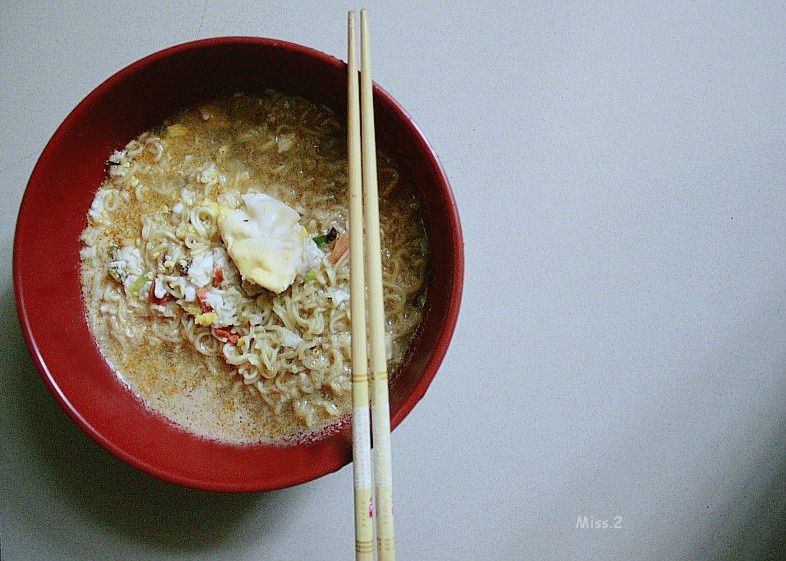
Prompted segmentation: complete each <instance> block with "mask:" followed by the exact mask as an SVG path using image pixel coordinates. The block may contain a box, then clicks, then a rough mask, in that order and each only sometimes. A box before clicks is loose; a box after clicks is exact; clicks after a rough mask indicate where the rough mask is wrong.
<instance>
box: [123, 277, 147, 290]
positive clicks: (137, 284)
mask: <svg viewBox="0 0 786 561" xmlns="http://www.w3.org/2000/svg"><path fill="white" fill-rule="evenodd" d="M145 283H147V276H146V275H139V276H138V277H137V278H136V280H135V281H134V282H132V283H131V286H130V287H128V290H129V292H139V291H140V290H142V287H143V286H145Z"/></svg>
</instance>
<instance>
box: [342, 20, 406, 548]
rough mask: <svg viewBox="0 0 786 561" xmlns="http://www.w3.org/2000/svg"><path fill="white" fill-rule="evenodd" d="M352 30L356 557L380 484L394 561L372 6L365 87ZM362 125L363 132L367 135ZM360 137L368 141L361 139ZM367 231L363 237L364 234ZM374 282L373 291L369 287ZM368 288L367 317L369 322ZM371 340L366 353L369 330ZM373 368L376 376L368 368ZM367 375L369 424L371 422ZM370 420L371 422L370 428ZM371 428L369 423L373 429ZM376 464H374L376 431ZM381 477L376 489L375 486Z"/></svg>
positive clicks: (383, 542) (370, 533)
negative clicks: (373, 73)
mask: <svg viewBox="0 0 786 561" xmlns="http://www.w3.org/2000/svg"><path fill="white" fill-rule="evenodd" d="M348 21H349V29H348V33H347V42H348V56H347V66H348V68H347V90H348V96H347V145H348V151H349V156H348V161H347V167H348V172H349V174H348V175H349V244H350V245H349V248H350V249H349V251H350V277H349V278H350V311H351V313H352V348H351V351H352V458H353V469H354V488H355V559H356V560H357V561H372V560H373V559H374V498H373V497H374V490H376V514H377V515H376V523H377V524H376V530H377V558H378V560H379V561H394V560H395V558H396V546H395V540H394V533H393V475H392V470H391V455H390V403H389V401H388V374H387V357H386V353H385V309H384V302H383V297H382V256H381V253H380V240H379V194H378V187H377V149H376V139H375V135H374V102H373V98H372V95H373V94H372V82H371V44H370V41H369V31H368V13H367V12H366V10H361V11H360V51H361V72H360V94H361V95H358V71H357V63H356V60H355V14H354V12H349V18H348ZM361 128H362V136H361ZM361 139H362V140H361ZM364 231H365V239H364ZM366 288H368V292H366ZM366 294H368V313H369V318H368V319H369V321H368V325H367V323H366ZM367 328H368V339H369V342H370V345H369V347H368V348H369V350H370V353H369V355H368V356H367V354H366V353H367V347H366V335H367V333H366V329H367ZM369 374H370V375H369ZM369 381H370V386H371V409H372V412H373V415H371V423H370V422H369V408H368V404H369ZM369 425H372V426H371V427H370V426H369ZM369 429H371V430H369ZM372 431H373V435H374V469H373V479H372V467H371V464H372V462H371V432H372ZM372 481H373V482H375V483H376V489H374V488H373V487H374V486H373V483H372Z"/></svg>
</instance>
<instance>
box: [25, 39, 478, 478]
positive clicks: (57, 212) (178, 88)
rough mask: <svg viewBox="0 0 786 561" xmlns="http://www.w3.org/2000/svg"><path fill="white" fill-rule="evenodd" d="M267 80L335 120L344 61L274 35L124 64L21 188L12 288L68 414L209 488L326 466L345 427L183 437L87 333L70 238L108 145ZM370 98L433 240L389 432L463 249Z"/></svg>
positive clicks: (440, 332)
mask: <svg viewBox="0 0 786 561" xmlns="http://www.w3.org/2000/svg"><path fill="white" fill-rule="evenodd" d="M268 87H272V88H276V89H279V90H282V91H285V92H288V93H291V94H296V95H300V96H303V97H305V98H308V99H311V100H313V101H315V102H319V103H324V104H325V105H328V106H330V107H332V108H333V109H334V110H336V111H337V112H338V113H339V114H343V115H345V114H346V107H345V104H346V65H345V64H344V63H343V62H341V61H339V60H337V59H335V58H333V57H330V56H328V55H326V54H324V53H321V52H318V51H315V50H313V49H309V48H306V47H302V46H300V45H295V44H292V43H286V42H283V41H277V40H271V39H260V38H251V37H224V38H217V39H206V40H201V41H194V42H191V43H185V44H183V45H177V46H175V47H171V48H169V49H166V50H163V51H160V52H158V53H155V54H152V55H150V56H148V57H146V58H143V59H142V60H140V61H138V62H135V63H134V64H132V65H130V66H128V67H127V68H124V69H123V70H121V71H120V72H118V73H117V74H115V75H114V76H112V77H111V78H109V79H108V80H106V81H105V82H104V83H103V84H101V85H100V86H98V87H97V88H96V89H95V90H94V91H93V92H92V93H90V95H88V96H87V97H86V98H85V99H84V100H83V101H82V102H81V103H80V104H79V105H78V106H77V107H76V108H75V109H74V110H73V111H72V112H71V114H70V115H68V117H67V118H66V119H65V121H64V122H63V124H62V125H60V127H59V128H58V129H57V131H56V132H55V134H54V136H52V139H51V140H50V141H49V143H48V144H47V145H46V148H45V149H44V151H43V153H42V154H41V157H40V158H39V159H38V163H37V164H36V166H35V169H34V170H33V174H32V176H31V177H30V181H29V183H28V185H27V190H26V191H25V195H24V198H23V200H22V205H21V208H20V210H19V217H18V220H17V225H16V237H15V240H14V290H15V294H16V306H17V311H18V313H19V320H20V324H21V327H22V331H23V332H24V336H25V341H26V343H27V346H28V348H29V349H30V354H31V355H32V357H33V360H34V361H35V363H36V365H37V366H38V369H39V371H40V372H41V376H42V378H43V379H44V381H45V382H46V384H47V385H48V386H49V389H50V390H51V392H52V394H53V395H54V396H55V398H56V399H57V400H58V401H59V402H60V405H61V406H62V407H63V409H64V410H65V411H66V413H68V414H69V415H70V416H71V418H72V419H73V420H74V421H75V422H76V423H77V424H78V425H79V426H80V427H82V429H83V430H84V431H85V432H87V434H88V435H90V436H91V437H92V438H93V439H94V440H95V441H96V442H98V443H99V444H100V445H101V446H103V447H104V448H106V449H107V450H109V451H110V452H111V453H113V454H114V455H116V456H117V457H119V458H121V459H123V460H125V461H126V462H128V463H129V464H131V465H133V466H136V467H137V468H139V469H142V470H144V471H146V472H148V473H150V474H151V475H154V476H156V477H160V478H162V479H166V480H168V481H171V482H174V483H178V484H181V485H187V486H191V487H198V488H202V489H208V490H215V491H260V490H269V489H277V488H281V487H288V486H291V485H296V484H298V483H303V482H305V481H309V480H311V479H315V478H317V477H320V476H322V475H325V474H327V473H330V472H332V471H336V470H337V469H339V468H341V467H342V466H344V465H346V464H347V463H349V462H350V461H351V459H352V449H351V431H350V430H349V427H348V425H349V422H348V421H347V420H345V421H344V422H343V423H342V424H340V426H338V427H337V429H338V430H333V431H327V432H326V433H325V434H324V435H323V436H322V437H320V438H316V439H314V440H312V441H308V442H302V443H297V444H292V445H287V446H276V445H266V444H256V445H245V446H239V445H232V444H227V443H222V442H216V441H211V440H206V439H203V438H199V437H197V436H194V435H193V434H191V433H189V432H186V431H185V430H183V429H182V428H180V427H178V426H176V425H175V424H173V423H172V422H170V421H168V420H166V419H165V418H164V417H162V416H160V415H158V414H156V413H153V412H152V411H150V410H149V409H147V408H145V407H144V406H143V405H142V403H141V402H140V401H139V400H138V399H137V398H136V397H135V396H134V395H133V394H132V393H131V391H130V390H128V388H127V387H126V386H124V385H123V384H122V383H121V382H120V381H119V380H118V378H117V377H116V376H115V374H114V373H113V372H112V370H111V369H110V367H109V366H108V365H107V363H106V362H105V360H104V359H103V357H102V355H101V353H100V352H99V350H98V348H97V347H96V344H95V342H94V340H93V337H92V336H91V334H90V330H89V328H88V325H87V322H86V319H85V308H84V304H83V301H82V296H81V288H80V279H79V249H80V241H79V236H80V234H81V232H82V230H83V229H84V228H85V226H86V215H87V210H88V208H89V207H90V204H91V202H92V200H93V196H94V194H95V192H96V190H97V189H98V187H99V185H100V184H101V182H102V181H103V179H104V173H105V162H106V158H107V157H108V156H109V154H111V153H112V152H113V151H114V150H115V149H118V148H122V147H123V146H124V145H125V144H126V143H127V142H128V141H129V140H131V139H132V138H135V137H136V136H138V135H139V134H140V133H141V132H143V131H144V130H146V129H149V128H151V127H153V126H155V125H156V124H157V123H159V122H161V121H162V120H164V119H165V118H166V117H168V116H169V115H171V114H173V113H175V112H176V111H178V110H179V109H182V108H185V107H188V106H191V105H193V104H195V103H197V102H199V101H201V100H205V99H210V98H213V97H217V96H219V95H224V94H230V93H233V92H236V91H245V92H255V91H260V90H262V89H264V88H268ZM374 96H375V118H376V125H377V135H378V140H379V142H380V143H381V145H383V146H384V147H385V148H386V149H387V150H388V151H390V152H392V153H393V155H394V156H395V157H396V158H397V159H398V161H399V162H400V163H401V165H402V166H404V168H405V171H406V172H408V173H409V175H410V176H411V178H412V180H413V183H414V185H415V190H416V194H417V196H418V197H419V199H420V202H421V205H422V209H423V213H424V219H425V224H426V233H427V236H428V240H429V244H430V253H429V261H428V292H427V301H426V309H425V314H424V318H423V323H422V326H421V329H420V330H419V332H418V334H417V336H416V338H415V340H414V342H413V344H412V346H411V347H410V350H409V352H408V355H407V358H406V359H405V361H404V363H403V364H402V366H401V367H400V369H399V371H398V372H397V374H396V375H395V376H394V377H393V379H392V381H391V385H390V400H391V425H392V426H393V427H394V428H395V427H396V426H397V425H398V424H399V423H400V422H401V421H402V420H403V419H404V417H406V415H407V414H408V413H409V412H410V410H412V408H413V407H414V405H415V403H417V402H418V401H419V400H420V398H421V397H423V394H424V393H425V392H426V389H427V388H428V386H429V384H430V382H431V380H432V378H433V377H434V375H435V374H436V372H437V369H438V367H439V365H440V363H441V362H442V358H443V357H444V355H445V351H446V350H447V347H448V344H449V342H450V338H451V336H452V334H453V329H454V327H455V324H456V319H457V316H458V311H459V304H460V300H461V290H462V285H463V275H464V256H463V242H462V236H461V226H460V224H459V218H458V213H457V211H456V204H455V201H454V199H453V194H452V192H451V189H450V185H449V183H448V179H447V177H446V176H445V172H444V171H443V169H442V167H441V165H440V163H439V160H438V159H437V156H436V154H434V151H433V150H432V149H431V147H430V146H429V145H428V143H427V142H426V140H425V138H423V135H422V134H421V133H420V131H419V130H418V128H417V126H416V125H415V124H414V123H413V122H412V119H410V118H409V116H407V114H406V113H405V112H404V110H403V109H402V108H401V107H400V106H399V105H398V103H396V101H395V100H393V98H392V97H390V95H388V94H387V93H386V92H385V91H384V90H382V89H381V88H379V87H378V86H375V89H374Z"/></svg>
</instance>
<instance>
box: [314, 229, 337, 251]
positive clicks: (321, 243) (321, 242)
mask: <svg viewBox="0 0 786 561" xmlns="http://www.w3.org/2000/svg"><path fill="white" fill-rule="evenodd" d="M337 237H338V232H337V231H336V229H335V228H331V229H330V231H329V232H328V233H327V234H322V235H321V236H316V237H315V238H312V239H313V240H314V243H315V244H317V247H318V248H319V249H322V248H323V247H325V246H326V245H327V244H329V243H330V242H332V241H333V240H335V239H336V238H337Z"/></svg>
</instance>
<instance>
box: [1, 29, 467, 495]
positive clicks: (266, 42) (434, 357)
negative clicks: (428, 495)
mask: <svg viewBox="0 0 786 561" xmlns="http://www.w3.org/2000/svg"><path fill="white" fill-rule="evenodd" d="M237 44H244V45H256V46H264V47H275V48H281V49H284V50H286V51H290V52H295V53H297V54H301V55H305V56H306V57H309V58H313V59H316V60H317V61H319V62H321V63H324V64H327V65H330V66H333V67H336V68H346V63H344V62H343V61H341V60H339V59H338V58H336V57H334V56H332V55H329V54H327V53H324V52H322V51H319V50H316V49H314V48H311V47H306V46H304V45H299V44H297V43H292V42H289V41H284V40H280V39H273V38H266V37H253V36H239V35H231V36H221V37H210V38H204V39H198V40H194V41H188V42H185V43H179V44H176V45H173V46H170V47H167V48H164V49H161V50H159V51H156V52H154V53H151V54H149V55H146V56H144V57H142V58H140V59H138V60H136V61H134V62H132V63H131V64H129V65H127V66H125V67H124V68H122V69H121V70H119V71H117V72H115V73H114V74H112V75H111V76H110V77H109V78H107V79H105V80H104V81H103V82H101V83H100V84H99V85H98V86H96V87H95V88H94V89H93V90H92V91H91V92H90V93H88V94H87V95H86V96H85V97H84V98H83V99H82V100H81V101H80V102H79V103H78V104H77V105H76V106H75V107H74V108H73V109H72V110H71V111H70V112H69V113H68V115H67V116H66V117H65V118H64V119H63V121H62V122H61V123H60V125H59V126H58V127H57V129H56V130H55V132H54V133H53V135H52V137H51V138H50V139H49V141H48V142H47V143H46V145H45V147H44V148H43V150H42V152H41V154H40V155H39V157H38V159H37V161H36V165H35V166H34V167H33V170H32V172H31V175H30V178H29V180H28V182H27V184H26V186H25V190H24V194H23V197H22V200H21V203H20V206H19V211H18V214H17V221H16V226H15V233H14V244H13V274H12V276H13V286H14V297H15V303H16V310H17V315H18V319H19V326H20V329H21V331H22V334H23V337H24V341H25V344H26V346H27V348H28V351H29V353H30V355H31V357H32V359H33V363H34V364H35V366H36V368H37V370H38V372H39V375H40V376H41V378H42V379H43V381H44V382H45V384H46V386H47V387H48V389H49V391H50V392H51V393H52V395H53V396H54V397H55V400H56V401H57V402H58V404H59V405H60V407H61V408H62V409H63V410H64V411H65V412H66V414H67V415H68V416H69V417H70V418H71V419H72V420H73V421H74V422H75V423H76V424H77V426H79V427H80V428H81V429H82V430H83V431H84V432H85V433H86V434H87V435H88V436H89V437H90V438H91V439H92V440H93V441H95V442H96V443H97V444H99V445H100V446H101V447H103V448H104V449H106V450H107V451H109V452H110V453H111V454H113V455H114V456H116V457H118V458H120V459H122V460H123V461H124V462H126V463H127V464H130V465H131V466H133V467H135V468H137V469H140V470H141V471H144V472H146V473H148V474H150V475H153V476H155V477H157V478H159V479H162V480H165V481H169V482H171V483H175V484H179V485H183V486H186V487H191V488H196V489H204V490H209V491H219V492H247V491H265V490H273V489H279V488H284V487H290V486H293V485H298V484H300V483H305V482H307V481H311V480H313V479H316V478H318V477H321V476H322V475H326V474H328V473H331V472H333V471H337V470H338V469H340V468H341V467H343V466H345V465H347V463H349V462H351V458H350V459H349V460H348V461H346V462H343V463H340V464H338V465H332V464H331V465H325V464H320V466H319V468H318V469H314V470H310V472H309V473H301V474H300V475H297V476H294V477H289V478H287V477H283V478H279V479H278V480H276V481H273V482H269V484H266V483H265V482H263V481H262V480H261V479H260V480H258V481H259V484H258V485H240V484H236V483H233V482H232V481H228V482H222V483H216V482H206V481H203V480H199V479H197V478H194V477H185V476H182V475H180V474H173V473H170V472H169V471H167V470H166V469H165V468H163V467H159V466H156V465H153V464H150V463H148V462H145V461H143V460H142V459H140V458H138V457H137V456H135V455H133V454H130V453H129V452H128V451H126V450H125V449H124V448H123V447H122V446H121V445H119V444H117V443H115V442H113V441H112V440H110V439H108V438H106V437H105V436H104V435H103V434H102V433H101V432H100V431H99V430H97V429H96V428H95V427H94V426H93V425H92V424H91V423H90V421H89V420H88V419H87V418H85V417H84V416H83V415H82V414H81V413H80V411H79V410H78V409H77V408H76V407H75V406H74V405H73V404H72V403H71V402H70V401H69V399H68V397H67V396H66V395H65V393H64V392H63V391H62V389H61V388H60V386H59V384H58V382H57V376H55V375H53V373H52V372H51V371H50V369H49V366H48V365H47V363H46V361H45V360H44V359H43V357H42V354H41V350H40V347H39V340H38V339H37V337H36V334H35V333H34V332H33V328H32V326H31V323H30V318H29V317H28V307H29V306H30V305H29V304H28V303H27V302H26V300H25V295H24V287H25V283H26V281H25V278H24V277H23V276H22V273H21V271H20V263H21V260H22V259H23V257H22V255H21V246H22V244H23V238H24V231H23V228H22V226H23V215H24V214H25V213H24V210H25V209H26V208H27V207H28V206H29V205H30V204H31V203H30V200H29V199H30V198H31V196H32V195H31V192H32V189H31V186H32V184H33V183H34V180H35V178H36V177H37V175H38V172H39V167H40V166H41V165H42V161H43V160H45V156H46V155H47V153H48V152H49V151H50V150H53V149H54V147H55V146H56V145H58V143H59V142H60V138H61V136H62V135H63V134H65V131H66V130H67V129H69V128H70V125H71V124H72V122H74V121H76V120H78V119H79V117H80V115H81V113H82V112H84V111H85V110H87V109H88V108H90V107H91V106H92V105H93V104H94V103H95V102H96V101H97V100H98V99H100V98H101V96H103V95H104V94H105V93H106V92H107V91H110V90H111V89H112V88H113V87H115V85H116V84H117V83H118V82H120V81H122V80H123V79H124V78H125V77H126V76H128V75H129V74H133V73H134V72H137V71H138V70H140V69H142V68H144V67H146V66H148V65H151V64H153V63H155V62H157V61H159V60H162V59H165V58H168V57H170V56H172V55H175V54H180V53H182V52H186V51H193V50H201V49H206V48H207V49H209V48H214V47H220V46H226V45H237ZM374 95H375V97H376V98H377V99H378V100H379V101H380V102H381V103H382V104H384V105H386V106H387V107H388V108H389V109H390V110H391V111H392V112H393V114H394V115H395V116H396V118H397V119H398V120H399V121H400V122H401V123H402V124H403V125H404V126H405V127H406V128H407V129H408V132H409V134H411V135H413V136H414V137H415V139H416V141H417V143H418V144H419V146H420V147H421V149H422V150H423V152H424V155H425V156H426V158H427V159H428V161H429V162H430V164H431V166H432V167H433V169H434V172H435V173H436V176H437V178H438V183H439V185H440V189H441V190H442V191H443V194H444V195H445V199H446V202H447V204H446V208H445V209H443V210H444V211H445V212H446V213H447V215H448V221H449V222H450V224H451V226H452V227H451V231H450V235H451V236H450V237H451V239H450V241H449V245H450V246H451V247H452V248H453V250H454V252H455V259H454V261H453V263H452V264H453V270H454V274H453V278H452V288H451V291H450V295H449V297H450V302H449V305H448V310H447V314H446V317H445V321H444V323H443V327H442V329H441V331H440V334H439V338H438V340H437V342H436V344H435V345H434V349H433V352H432V353H431V354H430V358H429V363H428V364H427V366H426V368H425V369H424V371H423V374H422V375H421V376H420V377H419V378H418V380H417V381H416V383H415V385H414V387H413V388H412V390H411V391H410V392H409V393H407V394H406V395H405V396H404V397H403V398H402V401H401V405H400V406H399V407H398V409H397V410H396V411H395V412H392V415H391V430H393V429H395V428H396V427H397V426H398V425H399V424H400V423H401V422H402V421H403V419H404V418H405V417H406V416H407V415H408V414H409V413H410V411H411V410H412V409H413V408H414V406H415V404H417V402H418V401H420V399H422V397H423V396H424V395H425V393H426V391H427V390H428V387H429V385H430V384H431V381H432V380H433V378H434V376H435V375H436V372H437V370H438V369H439V366H440V364H441V363H442V360H443V359H444V356H445V354H446V352H447V349H448V346H449V344H450V341H451V338H452V336H453V333H454V331H455V327H456V323H457V320H458V315H459V310H460V307H461V298H462V292H463V284H464V242H463V233H462V229H461V223H460V221H459V216H458V209H457V205H456V201H455V197H454V194H453V191H452V188H451V185H450V181H449V180H448V177H447V174H446V173H445V170H444V167H443V166H442V163H441V161H440V160H439V157H438V156H437V154H436V152H435V151H434V149H433V147H432V146H431V144H430V143H429V142H428V140H427V139H426V137H425V135H424V134H423V133H422V131H421V130H420V128H419V127H418V126H417V124H416V123H415V122H414V120H413V119H412V118H411V117H410V116H409V114H408V113H407V112H406V111H405V110H404V108H403V107H402V106H401V105H400V104H399V103H398V102H397V101H396V100H395V99H394V98H393V97H392V96H391V95H390V94H389V93H388V92H386V91H385V90H384V89H383V88H381V87H380V86H379V85H378V84H377V83H376V82H375V83H374ZM27 282H30V281H29V280H28V281H27ZM432 365H433V367H432ZM306 471H308V470H306Z"/></svg>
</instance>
